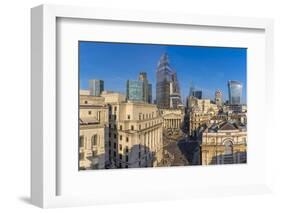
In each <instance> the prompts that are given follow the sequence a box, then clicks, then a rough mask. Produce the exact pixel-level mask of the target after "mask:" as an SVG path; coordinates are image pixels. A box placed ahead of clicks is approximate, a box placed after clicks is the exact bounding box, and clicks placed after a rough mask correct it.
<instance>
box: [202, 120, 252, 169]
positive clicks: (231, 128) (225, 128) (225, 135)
mask: <svg viewBox="0 0 281 213" xmlns="http://www.w3.org/2000/svg"><path fill="white" fill-rule="evenodd" d="M246 159H247V129H246V126H244V125H240V124H239V123H238V122H236V121H226V122H225V121H223V122H221V123H218V124H213V125H211V126H210V127H208V128H207V129H205V131H204V132H203V135H202V144H201V163H202V165H210V164H233V163H246Z"/></svg>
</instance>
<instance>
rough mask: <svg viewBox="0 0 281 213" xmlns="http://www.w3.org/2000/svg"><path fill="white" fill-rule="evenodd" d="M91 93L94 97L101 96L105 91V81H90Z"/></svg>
mask: <svg viewBox="0 0 281 213" xmlns="http://www.w3.org/2000/svg"><path fill="white" fill-rule="evenodd" d="M89 91H90V95H92V96H100V94H101V93H102V91H104V81H103V80H89Z"/></svg>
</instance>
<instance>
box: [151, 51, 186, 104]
mask: <svg viewBox="0 0 281 213" xmlns="http://www.w3.org/2000/svg"><path fill="white" fill-rule="evenodd" d="M156 78H157V83H156V103H157V105H158V107H160V108H177V107H178V105H181V104H182V102H181V97H180V88H179V83H178V80H177V74H176V72H175V71H174V70H173V69H172V68H171V66H170V62H169V58H168V55H167V53H164V54H163V55H162V56H161V58H160V61H159V63H158V66H157V71H156Z"/></svg>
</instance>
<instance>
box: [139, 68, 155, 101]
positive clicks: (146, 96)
mask: <svg viewBox="0 0 281 213" xmlns="http://www.w3.org/2000/svg"><path fill="white" fill-rule="evenodd" d="M139 81H142V82H143V101H144V102H147V103H152V85H151V84H150V83H149V82H148V79H147V74H146V72H141V73H140V74H139Z"/></svg>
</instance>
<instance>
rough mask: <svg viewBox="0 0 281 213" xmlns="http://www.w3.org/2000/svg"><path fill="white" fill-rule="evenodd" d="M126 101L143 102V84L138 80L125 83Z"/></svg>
mask: <svg viewBox="0 0 281 213" xmlns="http://www.w3.org/2000/svg"><path fill="white" fill-rule="evenodd" d="M126 94H127V100H130V101H143V82H142V81H138V80H128V81H127V93H126Z"/></svg>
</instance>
